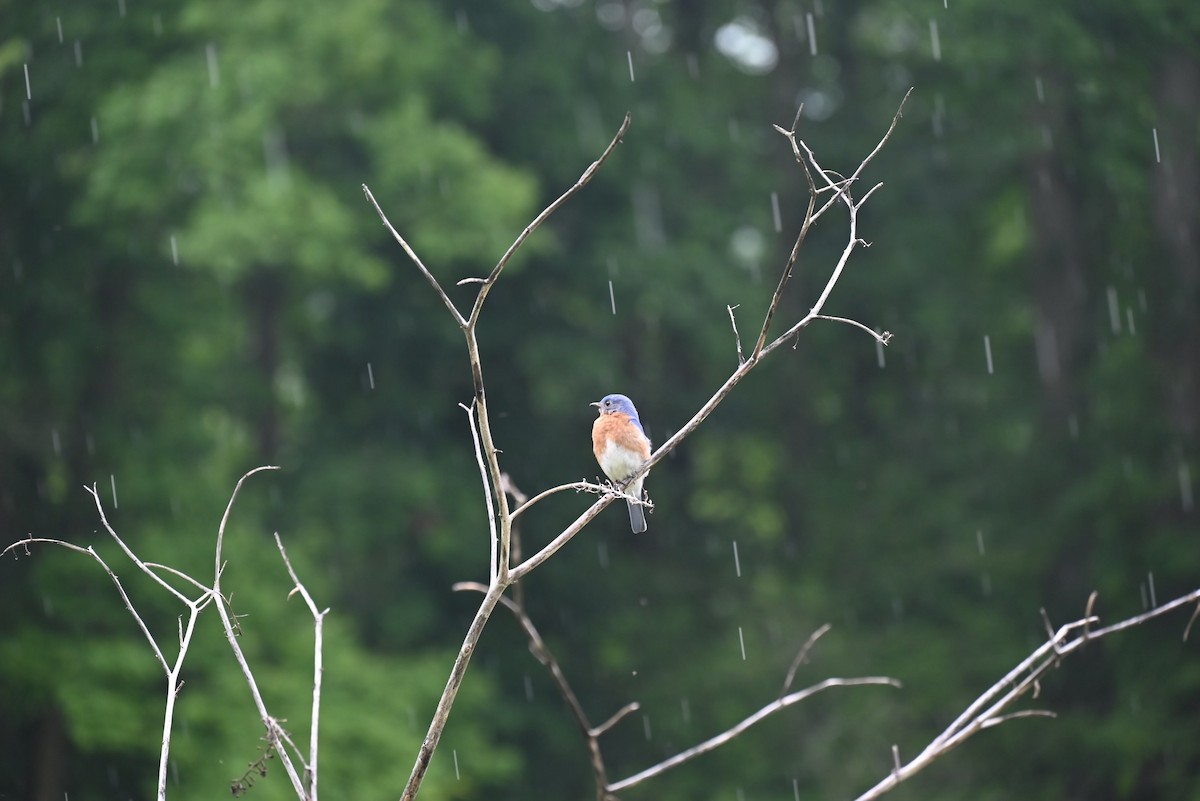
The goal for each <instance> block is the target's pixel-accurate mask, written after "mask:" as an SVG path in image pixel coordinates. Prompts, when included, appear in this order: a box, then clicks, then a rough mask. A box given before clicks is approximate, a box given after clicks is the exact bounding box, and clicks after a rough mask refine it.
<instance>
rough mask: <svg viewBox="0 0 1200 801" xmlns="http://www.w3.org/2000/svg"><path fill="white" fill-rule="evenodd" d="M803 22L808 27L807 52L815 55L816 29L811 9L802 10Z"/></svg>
mask: <svg viewBox="0 0 1200 801" xmlns="http://www.w3.org/2000/svg"><path fill="white" fill-rule="evenodd" d="M804 24H805V25H806V26H807V27H808V52H809V54H810V55H814V56H815V55H816V54H817V29H816V27H815V26H814V25H813V15H812V12H811V11H806V12H804Z"/></svg>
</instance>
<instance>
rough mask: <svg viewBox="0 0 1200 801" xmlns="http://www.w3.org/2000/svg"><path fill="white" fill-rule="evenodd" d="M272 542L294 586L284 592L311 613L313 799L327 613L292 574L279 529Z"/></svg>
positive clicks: (313, 796) (312, 799)
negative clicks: (294, 597)
mask: <svg viewBox="0 0 1200 801" xmlns="http://www.w3.org/2000/svg"><path fill="white" fill-rule="evenodd" d="M275 546H276V547H277V548H279V555H280V556H281V557H282V558H283V564H284V565H285V566H286V567H287V572H288V575H289V576H291V578H292V583H293V584H294V585H295V588H294V589H293V590H292V591H291V592H290V593H288V597H291V596H292V595H293V594H295V593H300V597H301V598H303V599H304V603H305V604H306V605H307V606H308V611H309V612H311V613H312V616H313V690H312V725H311V727H310V728H309V735H308V736H309V739H308V767H307V770H306V771H305V775H306V776H307V777H308V801H317V732H318V731H319V730H320V719H321V678H322V677H323V676H324V674H325V667H324V664H323V660H322V649H323V645H322V639H323V631H324V628H325V615H327V614H329V609H328V608H326V609H322V610H319V611H318V609H317V604H316V603H315V602H314V601H313V599H312V596H311V595H309V594H308V589H307V588H306V587H305V586H304V584H303V582H301V581H300V578H299V576H297V575H296V570H295V568H293V567H292V560H290V559H288V555H287V551H286V550H284V548H283V540H281V539H279V532H278V531H276V532H275Z"/></svg>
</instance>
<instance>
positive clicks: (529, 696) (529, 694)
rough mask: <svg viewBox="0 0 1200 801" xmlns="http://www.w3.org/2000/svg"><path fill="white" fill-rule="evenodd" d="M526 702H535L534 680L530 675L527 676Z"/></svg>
mask: <svg viewBox="0 0 1200 801" xmlns="http://www.w3.org/2000/svg"><path fill="white" fill-rule="evenodd" d="M525 700H526V701H532V700H533V679H532V678H530V676H529V674H528V673H526V674H525Z"/></svg>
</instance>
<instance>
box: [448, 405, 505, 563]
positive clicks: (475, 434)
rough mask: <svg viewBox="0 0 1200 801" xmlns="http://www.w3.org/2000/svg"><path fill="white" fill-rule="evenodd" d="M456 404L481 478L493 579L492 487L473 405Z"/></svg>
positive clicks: (495, 544)
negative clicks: (463, 420) (466, 430)
mask: <svg viewBox="0 0 1200 801" xmlns="http://www.w3.org/2000/svg"><path fill="white" fill-rule="evenodd" d="M458 406H459V408H460V409H462V410H463V411H464V412H466V413H467V427H468V428H470V429H471V444H473V445H474V446H475V461H476V462H477V463H478V464H479V477H480V478H481V479H483V499H484V501H485V502H486V503H487V514H488V529H489V531H490V533H491V536H490V537H489V538H488V539H489V541H490V542H491V546H492V553H491V557H490V559H489V560H488V576H489V577H490V579H491V580H492V581H495V580H496V574H497V573H498V571H499V569H500V563H499V561H498V560H497V551H498V549H499V547H500V537H499V535H498V534H497V532H496V510H495V509H494V508H493V507H492V489H491V486H490V485H489V484H488V467H487V462H486V461H484V458H483V451H482V450H481V448H480V445H479V431H478V430H477V429H476V428H475V407H474V406H473V405H472V406H467V405H466V404H465V403H460V404H458Z"/></svg>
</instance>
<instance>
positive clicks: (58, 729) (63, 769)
mask: <svg viewBox="0 0 1200 801" xmlns="http://www.w3.org/2000/svg"><path fill="white" fill-rule="evenodd" d="M31 772H32V774H33V799H32V801H63V799H64V798H66V797H67V795H66V792H67V778H66V775H67V735H66V728H65V726H64V724H63V717H62V712H61V710H59V708H58V707H56V706H54V707H49V708H47V709H46V710H45V712H44V713H43V714H42V719H41V721H40V722H39V723H38V724H37V731H36V733H35V734H34V743H33V764H32V766H31Z"/></svg>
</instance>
